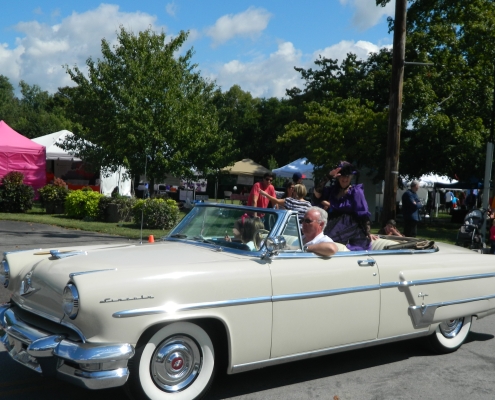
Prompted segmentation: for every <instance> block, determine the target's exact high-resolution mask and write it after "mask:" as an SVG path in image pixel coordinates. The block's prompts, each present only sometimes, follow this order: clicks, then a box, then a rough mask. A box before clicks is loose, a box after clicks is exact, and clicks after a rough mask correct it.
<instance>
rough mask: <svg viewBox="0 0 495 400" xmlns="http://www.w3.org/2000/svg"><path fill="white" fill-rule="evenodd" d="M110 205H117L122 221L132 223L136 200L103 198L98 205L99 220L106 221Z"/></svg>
mask: <svg viewBox="0 0 495 400" xmlns="http://www.w3.org/2000/svg"><path fill="white" fill-rule="evenodd" d="M110 204H116V205H117V211H118V213H119V215H120V220H121V221H130V220H131V217H132V208H133V206H134V204H136V199H134V198H130V197H125V196H120V195H117V196H113V195H112V197H102V198H100V202H99V203H98V220H99V221H106V219H107V213H108V206H109V205H110Z"/></svg>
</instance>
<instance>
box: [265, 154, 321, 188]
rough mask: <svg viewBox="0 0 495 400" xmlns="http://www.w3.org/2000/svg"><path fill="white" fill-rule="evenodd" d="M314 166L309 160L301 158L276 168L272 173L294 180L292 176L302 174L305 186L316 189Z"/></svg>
mask: <svg viewBox="0 0 495 400" xmlns="http://www.w3.org/2000/svg"><path fill="white" fill-rule="evenodd" d="M314 168H315V167H314V165H313V164H311V163H309V162H308V159H307V158H300V159H298V160H296V161H293V162H291V163H290V164H287V165H284V166H283V167H280V168H276V169H274V170H273V171H272V172H273V173H274V174H275V175H276V176H277V177H282V178H288V179H292V176H293V175H294V173H295V172H300V173H301V174H302V175H303V176H304V177H303V184H304V185H305V186H306V187H307V188H312V187H314V185H315V184H314V181H313V171H314Z"/></svg>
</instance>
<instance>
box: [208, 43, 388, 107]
mask: <svg viewBox="0 0 495 400" xmlns="http://www.w3.org/2000/svg"><path fill="white" fill-rule="evenodd" d="M382 47H384V46H380V45H376V44H373V43H371V42H366V41H363V40H360V41H358V42H353V41H345V40H344V41H341V42H339V43H337V44H335V45H332V46H329V47H326V48H324V49H321V50H317V51H315V52H314V53H313V54H312V55H310V56H304V55H303V54H302V52H301V51H300V50H298V49H296V48H295V47H294V45H293V44H292V43H290V42H283V43H280V44H279V46H278V49H277V51H275V52H274V53H272V54H270V55H269V56H268V57H259V58H257V59H254V60H252V61H250V62H245V63H243V62H241V61H239V60H232V61H230V62H228V63H226V64H224V65H222V66H221V67H219V68H218V70H217V71H215V72H214V73H210V78H212V79H216V81H217V84H218V85H219V86H221V88H222V90H223V91H226V90H228V89H229V88H230V87H231V86H232V85H236V84H237V85H239V86H240V87H241V88H242V90H245V91H248V92H250V93H251V94H252V95H253V96H254V97H279V98H280V97H284V96H285V92H286V89H290V88H293V87H299V88H303V86H304V82H303V81H302V79H301V75H300V74H299V73H298V72H297V71H295V70H294V67H301V68H305V69H307V68H314V67H315V65H314V61H315V60H316V59H317V58H318V56H320V55H321V56H322V57H326V58H332V59H338V60H339V61H340V62H341V61H342V60H343V59H344V58H345V57H346V56H347V53H354V54H356V55H357V56H358V58H361V59H366V58H367V57H368V55H369V53H371V52H378V51H379V50H380V48H382ZM340 62H339V63H340Z"/></svg>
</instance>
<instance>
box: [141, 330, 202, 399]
mask: <svg viewBox="0 0 495 400" xmlns="http://www.w3.org/2000/svg"><path fill="white" fill-rule="evenodd" d="M201 363H202V358H201V352H200V350H199V346H198V345H197V343H196V342H195V341H194V340H192V339H191V338H190V337H188V336H182V335H178V336H172V337H170V338H168V339H166V340H165V341H163V342H162V343H160V345H159V346H158V347H157V348H156V350H155V352H154V353H153V357H152V359H151V376H152V378H153V382H155V385H157V386H158V387H159V388H160V389H162V390H164V391H166V392H180V391H181V390H184V389H185V388H187V387H188V386H190V385H191V384H192V383H193V382H194V380H195V379H196V378H197V376H198V374H199V372H200V370H201Z"/></svg>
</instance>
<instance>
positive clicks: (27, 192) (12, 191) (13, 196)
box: [0, 171, 34, 213]
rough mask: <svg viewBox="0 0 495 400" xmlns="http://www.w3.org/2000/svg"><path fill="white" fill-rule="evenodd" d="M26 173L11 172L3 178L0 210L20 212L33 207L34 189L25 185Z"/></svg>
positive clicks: (0, 191)
mask: <svg viewBox="0 0 495 400" xmlns="http://www.w3.org/2000/svg"><path fill="white" fill-rule="evenodd" d="M23 182H24V174H22V173H21V172H17V171H12V172H9V173H8V174H7V175H5V176H4V177H3V178H2V186H1V187H0V210H1V211H2V212H9V213H20V212H26V211H27V210H30V209H31V208H33V200H34V189H33V188H32V187H31V186H28V185H25V184H24V183H23Z"/></svg>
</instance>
